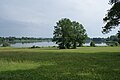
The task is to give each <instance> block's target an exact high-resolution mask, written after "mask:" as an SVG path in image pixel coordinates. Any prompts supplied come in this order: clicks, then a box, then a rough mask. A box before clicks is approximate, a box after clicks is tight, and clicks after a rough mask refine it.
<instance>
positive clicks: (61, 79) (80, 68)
mask: <svg viewBox="0 0 120 80" xmlns="http://www.w3.org/2000/svg"><path fill="white" fill-rule="evenodd" d="M0 61H1V63H2V64H1V66H0V80H120V78H119V76H120V52H115V53H107V52H100V53H92V54H91V53H87V54H82V53H81V54H80V53H69V54H68V53H50V54H49V53H39V52H36V53H31V52H29V53H23V52H22V53H21V52H11V53H10V52H3V53H0ZM2 61H3V62H2ZM21 63H23V64H21ZM29 63H30V64H29ZM26 64H27V65H28V66H27V65H26ZM5 65H6V66H7V67H8V68H6V69H8V70H3V69H4V68H5V67H4V66H5ZM21 65H22V66H21ZM10 66H12V67H10ZM26 66H27V67H26ZM31 66H32V67H31ZM9 67H10V68H9ZM16 67H20V68H16ZM29 67H30V68H29ZM12 68H13V69H12ZM15 68H16V69H15ZM2 70H3V71H2Z"/></svg>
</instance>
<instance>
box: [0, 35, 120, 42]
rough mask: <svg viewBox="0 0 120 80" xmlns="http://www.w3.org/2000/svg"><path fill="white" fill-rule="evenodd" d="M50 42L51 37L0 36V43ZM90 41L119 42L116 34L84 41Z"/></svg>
mask: <svg viewBox="0 0 120 80" xmlns="http://www.w3.org/2000/svg"><path fill="white" fill-rule="evenodd" d="M43 41H46V42H51V41H52V38H34V37H21V38H18V37H0V43H1V42H9V43H19V42H23V43H29V42H30V43H32V42H43ZM91 41H93V42H95V43H103V42H104V43H106V42H118V43H120V39H119V38H118V37H117V36H116V35H112V36H110V37H108V38H100V37H99V38H87V40H86V43H90V42H91Z"/></svg>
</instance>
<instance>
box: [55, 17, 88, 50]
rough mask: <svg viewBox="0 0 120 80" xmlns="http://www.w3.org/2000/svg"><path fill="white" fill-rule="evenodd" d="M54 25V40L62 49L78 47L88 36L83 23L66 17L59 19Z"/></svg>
mask: <svg viewBox="0 0 120 80" xmlns="http://www.w3.org/2000/svg"><path fill="white" fill-rule="evenodd" d="M56 24H57V25H56V26H54V33H53V34H54V36H53V41H55V42H56V44H58V45H59V48H60V49H65V48H67V49H69V48H76V47H77V46H78V45H79V46H82V44H83V43H84V42H85V39H86V38H87V34H86V30H85V29H84V27H83V25H82V24H80V23H79V22H76V21H73V22H72V21H71V20H70V19H67V18H64V19H61V20H59V21H58V22H57V23H56Z"/></svg>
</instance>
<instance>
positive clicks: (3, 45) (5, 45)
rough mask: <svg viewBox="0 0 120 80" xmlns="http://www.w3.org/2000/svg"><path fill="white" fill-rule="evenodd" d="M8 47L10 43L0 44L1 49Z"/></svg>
mask: <svg viewBox="0 0 120 80" xmlns="http://www.w3.org/2000/svg"><path fill="white" fill-rule="evenodd" d="M9 46H10V43H8V42H4V43H2V47H9Z"/></svg>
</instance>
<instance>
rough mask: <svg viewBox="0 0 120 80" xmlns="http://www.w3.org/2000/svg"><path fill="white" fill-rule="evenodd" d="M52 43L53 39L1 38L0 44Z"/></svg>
mask: <svg viewBox="0 0 120 80" xmlns="http://www.w3.org/2000/svg"><path fill="white" fill-rule="evenodd" d="M41 41H52V38H34V37H21V38H18V37H0V42H1V43H2V42H10V43H12V42H15V43H16V42H41Z"/></svg>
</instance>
